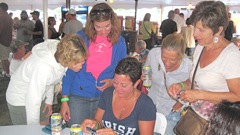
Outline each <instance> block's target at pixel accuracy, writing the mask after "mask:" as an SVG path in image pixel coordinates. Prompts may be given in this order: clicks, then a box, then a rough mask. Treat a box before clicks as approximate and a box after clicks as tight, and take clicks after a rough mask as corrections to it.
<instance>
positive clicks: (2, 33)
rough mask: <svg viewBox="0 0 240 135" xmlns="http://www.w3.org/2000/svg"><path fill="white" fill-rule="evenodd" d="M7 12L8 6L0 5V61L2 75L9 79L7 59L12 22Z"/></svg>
mask: <svg viewBox="0 0 240 135" xmlns="http://www.w3.org/2000/svg"><path fill="white" fill-rule="evenodd" d="M7 10H8V5H7V4H6V3H4V2H2V3H0V20H1V21H0V60H1V61H2V68H3V72H4V74H5V75H6V76H7V77H10V75H9V61H8V57H9V53H10V48H9V47H10V43H11V41H12V28H13V20H12V18H11V16H10V15H9V14H8V13H7Z"/></svg>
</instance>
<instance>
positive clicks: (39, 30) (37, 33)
mask: <svg viewBox="0 0 240 135" xmlns="http://www.w3.org/2000/svg"><path fill="white" fill-rule="evenodd" d="M30 14H31V15H32V18H33V20H34V21H35V27H34V29H33V31H27V34H29V35H32V36H33V42H34V41H35V40H41V41H43V24H42V21H41V20H40V19H39V15H40V13H39V12H38V11H33V12H32V13H30Z"/></svg>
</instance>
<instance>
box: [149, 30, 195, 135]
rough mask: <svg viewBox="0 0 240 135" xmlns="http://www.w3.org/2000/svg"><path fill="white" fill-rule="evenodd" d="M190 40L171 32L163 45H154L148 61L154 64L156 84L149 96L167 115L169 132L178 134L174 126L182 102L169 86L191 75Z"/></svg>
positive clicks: (153, 81) (167, 131) (150, 90)
mask: <svg viewBox="0 0 240 135" xmlns="http://www.w3.org/2000/svg"><path fill="white" fill-rule="evenodd" d="M185 49H186V43H185V40H184V38H183V36H182V35H180V34H176V33H174V34H169V35H167V36H166V37H165V38H164V39H163V41H162V46H161V47H155V48H153V49H152V50H151V51H150V52H149V53H148V57H147V60H146V62H145V65H149V66H151V68H152V86H151V88H150V89H149V91H148V96H149V97H150V98H151V99H152V100H153V102H154V104H155V105H156V108H157V112H159V113H162V114H163V115H164V116H166V119H167V128H166V132H165V134H166V135H174V132H173V128H174V126H175V125H176V123H177V122H178V120H179V119H180V110H181V107H182V104H180V103H179V102H177V101H176V99H173V98H172V97H170V96H169V94H168V92H167V89H168V87H169V86H170V85H171V84H173V83H180V82H182V81H185V80H187V79H189V75H190V72H191V69H192V62H191V60H190V59H188V58H187V57H185Z"/></svg>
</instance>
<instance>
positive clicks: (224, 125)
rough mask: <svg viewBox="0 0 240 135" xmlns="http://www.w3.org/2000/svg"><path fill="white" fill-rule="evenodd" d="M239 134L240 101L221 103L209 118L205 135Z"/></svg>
mask: <svg viewBox="0 0 240 135" xmlns="http://www.w3.org/2000/svg"><path fill="white" fill-rule="evenodd" d="M239 134H240V101H238V102H229V101H226V100H224V101H222V102H221V103H219V104H218V105H217V108H216V109H215V111H214V114H213V115H212V116H211V117H210V122H209V129H208V130H207V135H239Z"/></svg>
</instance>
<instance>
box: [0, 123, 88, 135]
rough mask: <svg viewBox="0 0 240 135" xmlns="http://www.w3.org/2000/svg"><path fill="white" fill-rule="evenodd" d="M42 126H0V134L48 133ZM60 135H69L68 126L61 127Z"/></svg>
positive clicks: (30, 134) (32, 134) (27, 134)
mask: <svg viewBox="0 0 240 135" xmlns="http://www.w3.org/2000/svg"><path fill="white" fill-rule="evenodd" d="M42 128H43V126H40V125H11V126H0V135H49V134H47V133H45V132H43V131H42ZM62 135H70V131H69V128H65V129H63V131H62ZM83 135H87V134H85V133H84V134H83Z"/></svg>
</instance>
